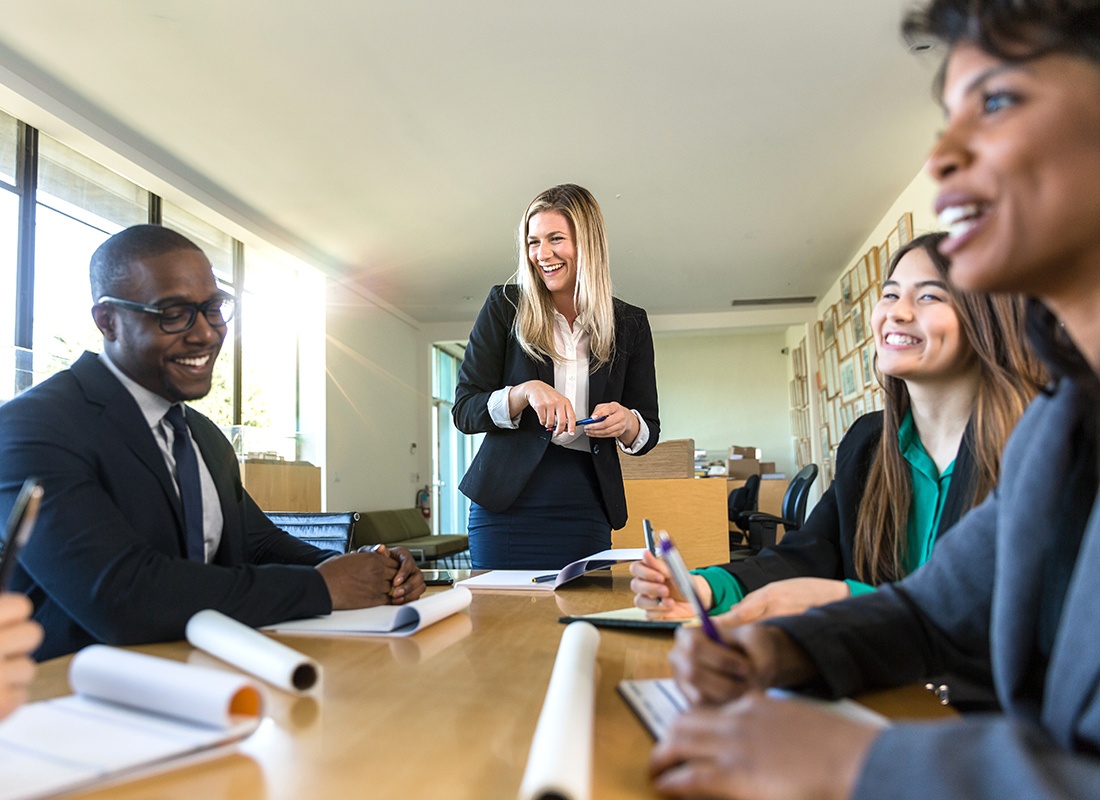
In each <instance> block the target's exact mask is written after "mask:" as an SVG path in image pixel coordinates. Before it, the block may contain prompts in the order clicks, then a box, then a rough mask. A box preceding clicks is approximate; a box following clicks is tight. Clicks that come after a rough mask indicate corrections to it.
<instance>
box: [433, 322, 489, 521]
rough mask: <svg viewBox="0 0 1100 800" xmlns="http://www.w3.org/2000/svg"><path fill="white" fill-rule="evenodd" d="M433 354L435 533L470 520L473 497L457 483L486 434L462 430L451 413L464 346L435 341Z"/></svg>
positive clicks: (456, 343)
mask: <svg viewBox="0 0 1100 800" xmlns="http://www.w3.org/2000/svg"><path fill="white" fill-rule="evenodd" d="M432 356H433V357H432V410H433V412H434V414H433V418H432V440H433V442H434V444H435V448H434V450H435V452H434V464H433V473H434V480H433V482H432V508H433V509H435V515H434V519H435V522H434V523H433V527H434V531H435V533H465V532H466V527H467V523H468V521H469V519H470V500H469V498H467V497H466V495H464V494H462V492H460V491H459V490H458V484H459V482H460V481H461V480H462V476H463V475H465V474H466V470H467V469H468V468H469V466H470V463H471V462H472V461H473V460H474V455H476V454H477V449H478V447H480V446H481V441H482V439H484V438H485V434H483V433H479V434H474V435H467V434H464V433H461V432H460V431H459V430H458V428H456V427H455V424H454V418H453V417H452V416H451V409H452V408H454V399H455V387H456V386H457V385H458V367H459V365H460V364H461V363H462V356H463V346H462V345H461V344H460V343H458V342H448V343H440V344H436V345H433V346H432Z"/></svg>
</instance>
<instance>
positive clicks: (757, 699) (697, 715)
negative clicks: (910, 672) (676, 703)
mask: <svg viewBox="0 0 1100 800" xmlns="http://www.w3.org/2000/svg"><path fill="white" fill-rule="evenodd" d="M880 730H881V729H879V728H876V727H874V726H872V725H867V724H865V723H861V722H854V721H852V720H848V719H844V718H841V717H838V716H837V715H836V714H833V713H832V712H829V711H825V710H822V709H819V708H815V707H813V706H811V705H809V704H808V703H804V702H799V701H797V700H776V699H772V698H770V697H767V696H766V695H764V694H762V693H759V692H750V693H749V694H748V695H746V696H745V697H743V698H741V699H740V700H736V701H734V702H731V703H728V704H726V705H724V706H721V707H719V708H696V709H692V710H690V711H687V712H685V713H683V714H681V715H680V716H678V717H677V718H676V719H675V720H674V721H673V723H672V725H671V726H670V727H669V729H668V731H667V732H666V733H665V735H664V736H663V737H662V738H661V740H660V741H659V742H658V743H657V746H656V747H655V748H654V750H653V754H652V756H650V759H649V770H650V774H651V775H652V777H653V785H654V788H656V789H657V791H659V792H660V793H661V794H662V795H663V796H666V797H716V798H731V799H732V798H736V799H737V800H748V799H749V798H771V797H816V798H846V797H850V796H851V794H852V791H853V790H854V789H855V785H856V780H857V778H858V775H859V769H860V767H861V765H862V764H863V761H864V759H865V758H866V755H867V752H868V750H870V748H871V745H872V744H873V743H874V740H875V737H876V736H878V734H879V733H880ZM806 742H813V746H812V747H806V746H805V743H806Z"/></svg>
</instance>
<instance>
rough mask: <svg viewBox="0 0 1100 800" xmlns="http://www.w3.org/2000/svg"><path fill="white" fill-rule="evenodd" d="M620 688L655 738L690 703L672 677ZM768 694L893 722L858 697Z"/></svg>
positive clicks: (883, 722) (871, 720)
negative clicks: (825, 698)
mask: <svg viewBox="0 0 1100 800" xmlns="http://www.w3.org/2000/svg"><path fill="white" fill-rule="evenodd" d="M618 688H619V694H620V695H622V697H623V699H624V700H626V702H627V704H628V705H629V706H630V707H631V709H632V710H633V711H634V713H635V714H637V715H638V718H639V719H640V720H641V721H642V724H644V725H645V726H646V728H647V729H648V730H649V732H650V733H651V734H653V738H655V739H660V738H661V736H663V735H664V732H665V730H666V729H667V728H668V726H669V725H670V724H671V723H672V720H674V719H675V718H676V717H677V716H678V715H679V714H681V713H682V712H684V711H686V710H687V709H688V708H689V706H690V704H689V703H688V701H687V698H686V697H684V693H683V692H681V691H680V688H679V687H678V686H677V685H676V682H675V681H674V680H673V679H672V678H657V679H651V680H625V681H620V682H619V687H618ZM768 695H769V696H771V697H776V698H782V699H787V700H791V701H792V702H802V703H812V704H814V705H816V706H818V707H820V708H823V709H825V710H826V711H829V712H831V713H834V714H839V715H841V716H843V717H847V718H849V719H854V720H857V721H859V722H865V723H869V724H871V725H877V726H880V727H886V726H887V725H889V724H890V721H889V720H888V719H886V717H884V716H882V715H881V714H879V713H877V712H875V711H872V710H871V709H869V708H867V706H864V705H860V704H859V703H857V702H856V701H854V700H849V699H843V700H820V699H818V698H813V697H805V696H804V695H800V694H797V693H795V692H789V691H785V690H783V689H768Z"/></svg>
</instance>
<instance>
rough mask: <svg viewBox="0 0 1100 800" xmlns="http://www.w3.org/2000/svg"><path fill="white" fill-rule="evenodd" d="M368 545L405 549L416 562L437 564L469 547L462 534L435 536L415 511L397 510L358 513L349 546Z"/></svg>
mask: <svg viewBox="0 0 1100 800" xmlns="http://www.w3.org/2000/svg"><path fill="white" fill-rule="evenodd" d="M372 544H384V545H386V546H387V547H405V548H408V550H409V552H411V553H412V554H413V556H414V557H415V558H416V560H417V561H421V562H426V561H440V560H444V559H447V558H448V557H450V556H453V555H455V554H457V553H461V552H463V551H464V550H466V549H467V548H468V547H469V546H470V537H469V536H467V535H466V534H464V533H441V534H439V535H435V534H433V533H432V529H431V528H430V527H429V525H428V521H427V520H426V519H424V515H423V514H421V513H420V509H419V508H398V509H393V510H390V511H361V512H360V513H359V521H358V522H357V523H356V525H355V533H354V539H353V541H352V546H353V549H354V548H359V547H363V546H365V545H366V546H369V545H372Z"/></svg>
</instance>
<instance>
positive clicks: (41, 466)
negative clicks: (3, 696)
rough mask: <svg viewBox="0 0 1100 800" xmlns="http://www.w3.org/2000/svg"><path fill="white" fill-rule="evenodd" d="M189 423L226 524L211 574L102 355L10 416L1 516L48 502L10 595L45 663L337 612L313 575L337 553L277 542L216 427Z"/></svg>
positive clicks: (43, 387)
mask: <svg viewBox="0 0 1100 800" xmlns="http://www.w3.org/2000/svg"><path fill="white" fill-rule="evenodd" d="M187 419H188V423H189V424H190V426H191V434H192V437H193V439H194V441H195V444H196V445H197V446H198V448H199V451H200V452H201V454H202V458H203V460H204V461H205V462H206V465H207V467H209V469H210V473H211V475H212V477H213V479H214V483H215V485H216V486H217V489H218V495H219V498H220V500H221V507H222V514H223V516H224V519H225V527H224V528H223V530H222V539H221V544H220V546H219V547H218V551H217V553H216V554H215V556H214V561H213V563H212V564H199V563H196V562H193V561H188V560H187V558H186V555H185V553H186V549H185V544H184V528H183V515H182V510H181V508H180V501H179V495H178V493H177V492H176V488H175V484H174V482H173V479H172V477H171V475H170V474H169V473H168V468H167V466H166V465H165V463H164V456H163V455H162V454H161V451H160V449H159V447H158V446H157V443H156V441H155V440H154V438H153V434H152V432H151V431H150V430H149V427H148V425H147V424H146V421H145V417H144V416H142V414H141V410H140V409H139V408H138V405H137V403H136V402H135V401H134V399H133V397H132V396H131V395H130V393H129V392H128V391H127V390H126V388H125V387H124V386H123V385H122V384H121V383H120V382H119V381H118V379H117V378H115V376H114V375H112V374H111V371H110V370H108V369H107V368H106V367H105V366H104V365H103V364H102V363H100V361H99V359H98V357H97V356H95V355H94V354H93V353H85V354H84V355H83V356H81V357H80V359H79V360H77V361H76V363H74V364H73V366H72V367H71V368H70V369H68V370H65V371H64V372H61V373H59V374H57V375H55V376H53V377H51V378H49V379H48V380H46V381H44V382H43V383H41V384H39V385H38V386H36V387H34V388H32V389H29V390H27V391H26V392H24V393H23V394H21V395H19V396H18V397H16V398H15V399H13V400H10V401H8V402H7V403H5V404H4V405H3V406H0V510H5V509H7V508H10V506H11V504H12V503H13V502H14V499H15V495H16V493H17V492H18V490H19V487H20V485H21V484H22V482H23V480H24V479H25V478H26V477H27V476H28V475H35V476H37V477H39V478H41V479H42V482H43V488H44V489H45V495H44V497H43V503H42V509H41V513H40V515H39V519H38V525H37V526H36V528H35V532H34V535H33V536H32V537H31V540H30V542H29V544H28V545H27V548H26V549H25V550H24V551H23V555H22V558H21V559H20V568H19V569H17V570H16V574H15V577H14V579H13V585H12V589H13V590H15V591H19V592H23V593H25V594H27V595H28V596H29V597H30V599H31V600H32V601H33V602H34V607H35V612H34V617H35V619H37V620H38V621H39V622H40V623H41V624H42V626H43V627H44V628H45V630H46V638H45V641H44V642H43V643H42V646H41V647H40V648H39V649H38V651H37V652H36V653H35V657H36V658H38V659H39V660H43V659H47V658H52V657H54V656H58V655H63V654H65V653H70V652H72V651H74V650H78V649H79V648H81V647H83V646H84V645H86V644H91V643H93V642H105V643H107V644H117V645H126V644H140V643H144V642H154V641H162V640H172V639H181V638H183V634H184V626H185V625H186V624H187V620H188V619H189V618H190V617H191V615H192V614H194V613H195V612H197V611H201V610H202V609H205V608H214V609H217V610H218V611H221V612H223V613H225V614H228V615H229V616H231V617H234V618H235V619H238V620H241V621H242V622H244V623H246V624H248V625H253V626H259V625H265V624H269V623H273V622H279V621H282V620H285V619H292V618H295V617H305V616H313V615H317V614H327V613H328V612H329V611H331V610H332V607H331V600H330V598H329V594H328V590H327V588H326V587H325V583H324V579H323V578H322V577H321V575H320V573H318V572H317V570H315V569H313V565H315V564H317V563H319V562H321V561H323V560H324V559H325V558H326V557H327V556H328V555H331V553H326V552H325V551H322V550H318V549H317V548H315V547H313V546H311V545H308V544H305V543H304V542H302V541H300V540H298V539H295V538H294V537H293V536H291V535H290V534H288V533H285V532H284V531H282V530H280V529H278V528H276V527H275V526H274V525H273V524H272V523H271V522H270V520H268V519H267V517H266V516H264V514H263V512H262V511H261V510H260V509H259V508H258V507H257V506H256V504H255V502H253V500H252V498H251V497H249V496H248V493H247V492H246V491H244V488H243V487H242V485H241V478H240V471H239V467H238V463H237V458H236V455H235V454H234V452H233V448H232V447H231V446H230V444H229V442H228V441H227V440H226V438H225V437H224V436H223V435H222V433H221V431H219V430H218V428H217V426H216V425H215V424H214V423H213V422H211V421H210V420H209V419H207V418H206V417H204V416H202V415H201V414H199V413H198V412H196V411H194V410H193V409H188V411H187ZM4 513H6V511H4ZM289 565H294V566H289Z"/></svg>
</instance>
